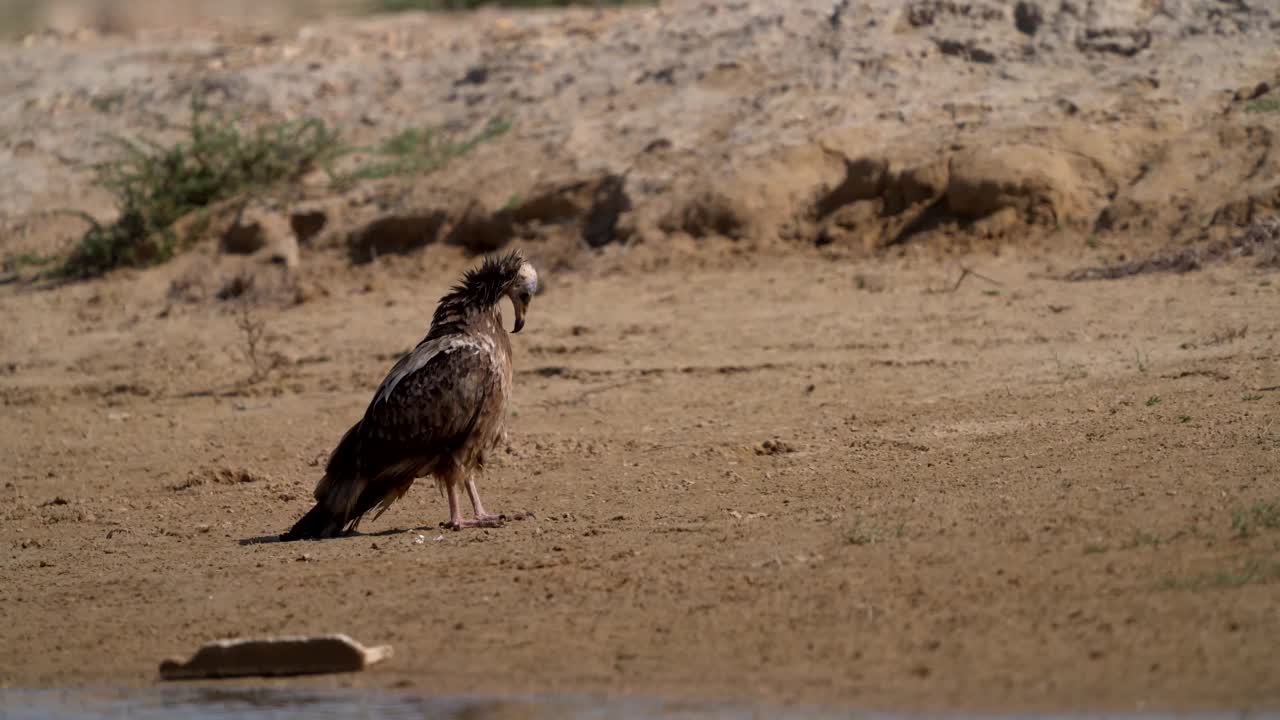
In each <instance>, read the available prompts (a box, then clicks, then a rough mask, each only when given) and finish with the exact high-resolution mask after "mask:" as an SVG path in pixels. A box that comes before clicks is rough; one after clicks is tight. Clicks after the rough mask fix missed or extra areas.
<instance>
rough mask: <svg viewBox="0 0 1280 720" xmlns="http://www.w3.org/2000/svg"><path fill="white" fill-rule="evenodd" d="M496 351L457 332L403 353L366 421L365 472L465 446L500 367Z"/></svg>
mask: <svg viewBox="0 0 1280 720" xmlns="http://www.w3.org/2000/svg"><path fill="white" fill-rule="evenodd" d="M492 355H493V353H492V348H491V347H489V346H488V345H487V344H486V342H485V340H484V339H483V338H476V337H472V336H453V337H444V338H439V339H437V340H433V341H431V342H427V343H422V344H421V345H419V346H418V347H417V348H415V349H414V350H413V351H412V352H411V353H409V354H408V355H406V356H405V357H403V358H401V359H400V361H399V362H398V363H396V365H395V367H393V368H392V369H391V372H390V373H388V374H387V377H386V379H384V380H383V381H382V385H381V386H379V388H378V391H377V392H376V393H375V394H374V399H373V401H372V402H371V403H370V404H369V408H368V410H366V411H365V416H364V419H363V420H362V421H361V423H360V434H361V443H360V444H361V448H360V453H359V459H358V463H359V469H360V472H361V474H362V475H364V476H365V477H370V478H372V477H377V476H378V475H380V474H382V472H383V471H384V470H386V469H389V468H395V467H397V466H400V465H404V464H413V463H415V462H429V461H432V460H434V459H435V458H437V457H439V456H441V455H444V454H446V453H449V452H452V451H454V450H456V449H457V448H458V447H460V446H461V444H462V443H464V442H465V441H466V439H467V437H468V436H469V435H470V433H471V431H472V430H473V429H474V428H475V426H476V423H477V422H478V421H479V419H480V416H481V414H482V413H483V412H484V410H485V407H486V403H485V396H486V394H487V392H488V389H489V388H490V387H492V386H493V379H494V374H495V373H496V372H497V368H495V365H494V361H493V357H492Z"/></svg>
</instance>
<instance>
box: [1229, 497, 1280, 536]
mask: <svg viewBox="0 0 1280 720" xmlns="http://www.w3.org/2000/svg"><path fill="white" fill-rule="evenodd" d="M1231 529H1232V530H1233V531H1235V534H1236V537H1238V538H1247V537H1249V536H1251V535H1255V534H1257V532H1258V531H1259V530H1278V529H1280V502H1260V503H1254V504H1253V505H1251V506H1249V507H1247V508H1240V509H1238V510H1236V511H1235V512H1233V513H1231Z"/></svg>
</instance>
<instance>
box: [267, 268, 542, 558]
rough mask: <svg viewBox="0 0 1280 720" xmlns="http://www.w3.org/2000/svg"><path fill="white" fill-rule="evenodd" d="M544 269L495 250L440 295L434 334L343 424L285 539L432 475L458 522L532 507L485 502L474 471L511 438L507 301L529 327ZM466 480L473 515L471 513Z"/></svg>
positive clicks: (318, 531) (465, 524)
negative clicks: (501, 507)
mask: <svg viewBox="0 0 1280 720" xmlns="http://www.w3.org/2000/svg"><path fill="white" fill-rule="evenodd" d="M537 292H538V273H537V271H536V270H535V269H534V267H533V265H531V264H530V263H529V262H527V261H526V260H525V259H524V256H523V255H522V254H521V253H520V251H519V250H512V251H511V252H508V253H506V254H504V255H492V256H489V257H488V258H486V259H485V260H483V262H482V263H481V264H479V265H478V266H477V267H473V268H471V269H469V270H467V271H466V272H464V273H463V275H462V279H461V281H460V282H458V284H456V285H454V286H453V287H452V289H451V290H450V291H449V292H448V294H446V295H445V296H444V297H442V298H440V301H439V303H438V304H437V306H436V309H435V314H434V315H433V316H432V319H431V326H430V328H429V329H428V331H427V334H426V337H424V338H423V339H422V341H421V342H419V343H418V344H417V346H416V347H414V349H413V350H411V351H410V352H408V353H407V354H405V355H404V356H403V357H401V358H400V359H399V361H397V362H396V364H395V365H394V366H393V367H392V368H391V370H390V372H388V373H387V376H386V377H385V378H384V379H383V381H382V383H381V384H380V385H379V386H378V389H377V391H376V392H374V394H373V399H372V400H371V401H370V402H369V405H368V407H367V409H366V410H365V412H364V416H363V417H361V418H360V420H359V421H357V422H356V423H355V424H354V425H352V426H351V427H350V429H348V430H347V431H346V433H344V434H343V436H342V439H341V440H340V441H339V442H338V445H337V447H336V448H335V449H334V450H333V452H332V453H331V454H330V456H329V460H328V462H327V464H326V465H325V470H324V475H323V476H322V477H321V478H320V480H319V481H318V482H317V483H316V487H315V492H314V497H315V506H314V507H312V508H311V509H310V510H309V511H307V513H306V514H305V515H303V516H302V518H301V519H299V520H298V521H297V523H295V524H294V525H293V527H292V528H291V529H290V530H289V531H288V532H286V533H283V534H282V535H281V537H280V539H281V540H286V541H288V540H304V539H321V538H330V537H336V536H339V535H342V534H349V533H353V532H355V530H356V528H357V526H358V525H359V523H360V520H361V519H362V518H363V517H364V516H365V514H366V513H368V512H370V511H374V515H373V519H374V520H376V519H377V518H378V517H379V516H380V515H382V513H384V512H386V510H387V508H389V507H391V505H392V503H394V502H395V501H396V500H399V499H400V498H401V497H403V496H404V494H405V493H406V492H408V490H409V488H410V487H411V486H412V485H413V483H414V481H415V480H416V479H418V478H422V477H428V476H431V477H433V478H434V479H435V483H436V488H437V489H438V490H439V491H440V493H441V494H442V495H445V496H447V497H448V501H449V520H448V522H447V523H442V524H443V525H444V526H445V527H447V528H450V529H453V530H461V529H463V528H475V527H500V526H502V525H504V524H505V521H506V520H508V519H524V518H526V517H531V514H530V513H512V514H510V515H492V514H490V513H488V512H486V511H485V509H484V505H483V504H482V503H481V502H480V493H479V491H478V490H477V489H476V483H475V477H474V475H475V474H476V473H477V472H479V471H481V470H482V469H483V468H484V466H485V463H486V461H487V460H488V459H489V458H490V457H491V455H492V453H493V452H494V451H495V450H496V448H497V446H498V444H499V443H501V442H503V441H504V440H505V439H506V419H507V411H508V407H509V405H510V399H511V390H512V368H511V339H510V337H509V336H508V334H507V331H506V329H505V327H504V325H503V320H502V312H501V308H500V303H501V301H502V299H503V298H508V299H510V301H511V305H512V309H513V310H514V313H515V320H514V323H513V325H512V329H511V333H512V334H515V333H519V332H520V331H521V329H523V328H524V323H525V313H526V312H527V311H528V308H529V303H530V301H531V300H532V298H533V296H534V295H535V294H536V293H537ZM463 487H465V488H466V492H467V495H468V496H469V498H470V500H471V506H472V509H473V510H474V512H475V514H474V517H472V518H469V519H466V518H463V515H462V510H461V507H460V506H461V503H460V502H459V490H460V489H461V488H463Z"/></svg>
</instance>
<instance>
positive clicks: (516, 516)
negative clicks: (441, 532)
mask: <svg viewBox="0 0 1280 720" xmlns="http://www.w3.org/2000/svg"><path fill="white" fill-rule="evenodd" d="M532 518H533V513H531V512H517V513H510V514H503V515H490V514H488V513H485V514H484V515H481V516H479V517H476V518H473V519H470V520H467V519H464V518H461V517H458V518H451V519H449V520H447V521H445V522H442V523H440V527H442V528H445V529H447V530H461V529H463V528H500V527H502V526H504V525H506V524H507V521H508V520H530V519H532Z"/></svg>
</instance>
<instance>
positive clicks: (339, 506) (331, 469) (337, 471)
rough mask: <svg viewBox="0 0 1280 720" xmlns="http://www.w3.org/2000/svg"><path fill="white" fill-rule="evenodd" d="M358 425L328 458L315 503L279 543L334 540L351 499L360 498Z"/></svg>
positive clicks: (346, 518) (347, 519) (348, 513)
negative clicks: (322, 539)
mask: <svg viewBox="0 0 1280 720" xmlns="http://www.w3.org/2000/svg"><path fill="white" fill-rule="evenodd" d="M359 428H360V423H356V424H355V425H353V426H352V427H351V429H349V430H347V432H346V433H344V434H343V436H342V440H341V441H339V442H338V447H337V448H336V449H335V450H334V451H333V454H332V455H331V456H330V457H329V462H328V464H327V465H326V466H325V473H324V476H323V477H321V478H320V482H318V483H316V489H315V493H314V496H315V499H316V504H315V506H313V507H312V508H311V509H310V510H308V511H307V514H306V515H303V516H302V518H301V519H299V520H298V522H296V523H294V524H293V527H292V528H290V529H289V531H288V532H286V533H284V534H283V535H281V536H280V539H281V540H285V541H288V540H319V539H321V538H329V537H334V536H335V535H337V534H339V533H341V532H342V530H343V529H344V528H345V527H346V526H347V525H348V524H349V523H350V521H351V517H350V516H351V506H352V505H353V504H354V503H353V500H354V499H355V498H356V497H358V496H359V495H360V492H361V490H363V488H364V483H363V482H361V481H360V479H359V472H358V471H357V469H356V451H357V449H358V445H359V442H358V440H357V437H358V433H359Z"/></svg>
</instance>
